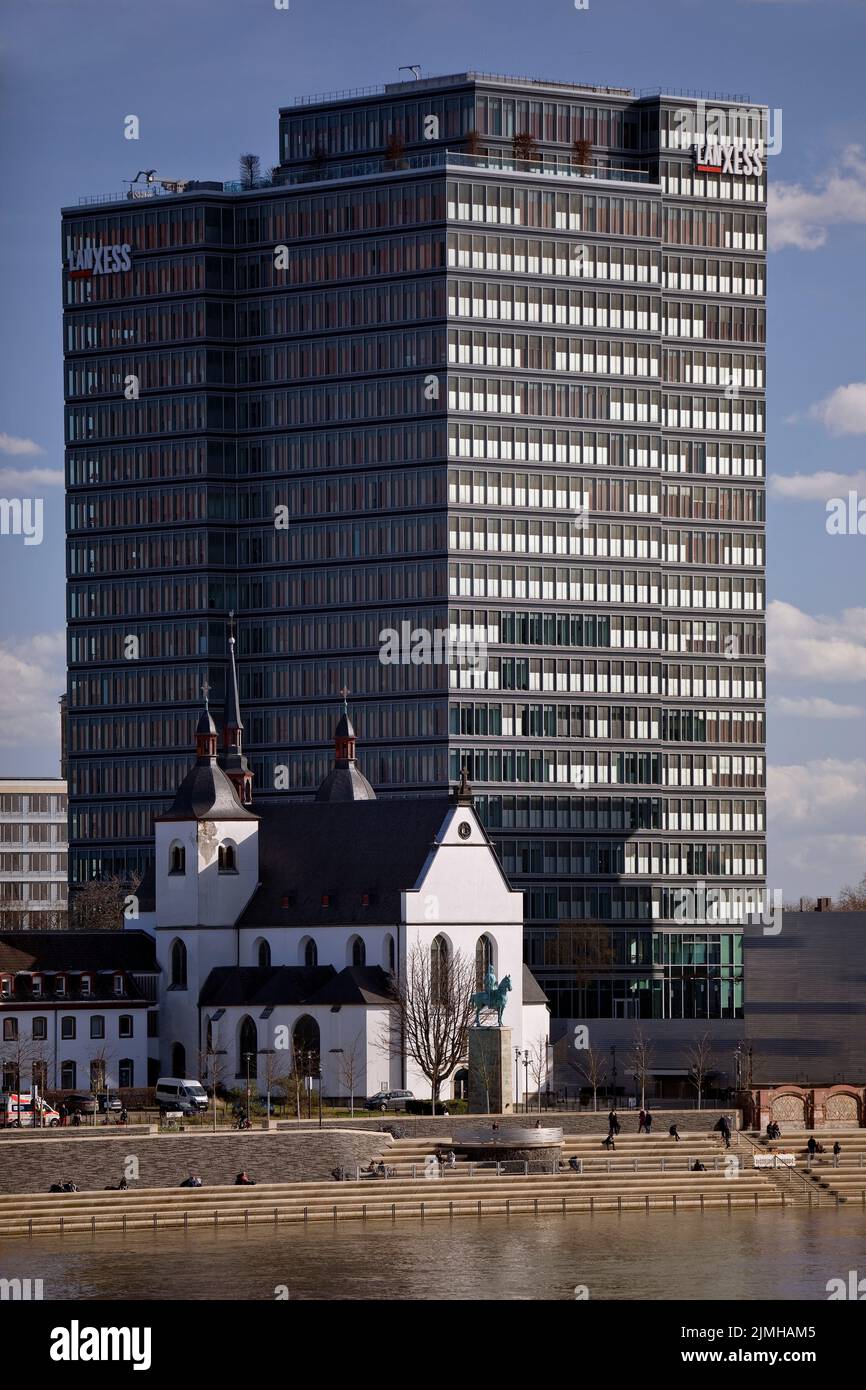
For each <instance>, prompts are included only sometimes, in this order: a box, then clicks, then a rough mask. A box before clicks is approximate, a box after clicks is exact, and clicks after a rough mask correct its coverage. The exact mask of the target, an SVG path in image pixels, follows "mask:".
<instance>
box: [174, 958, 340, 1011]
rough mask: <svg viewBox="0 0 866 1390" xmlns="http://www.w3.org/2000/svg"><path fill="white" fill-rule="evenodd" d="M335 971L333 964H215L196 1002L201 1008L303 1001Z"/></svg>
mask: <svg viewBox="0 0 866 1390" xmlns="http://www.w3.org/2000/svg"><path fill="white" fill-rule="evenodd" d="M336 973H337V972H336V970H335V969H334V967H333V965H314V966H307V965H274V966H264V967H262V966H255V965H217V966H215V968H214V969H213V970H212V971H211V972H210V974H209V975H208V977H207V979H206V980H205V982H204V984H203V985H202V987H201V993H200V994H199V997H198V1002H199V1004H200V1005H201V1006H202V1007H204V1008H210V1007H211V1006H213V1005H216V1004H219V1005H222V1006H223V1008H227V1007H229V1006H230V1005H232V1004H241V1005H244V1006H249V1007H253V1006H256V1005H266V1004H306V1003H307V1002H308V1000H309V999H310V998H312V996H313V995H315V994H317V993H318V992H319V990H321V989H322V988H323V986H324V985H325V984H326V983H327V981H328V980H329V979H330V978H331V977H332V976H333V975H336Z"/></svg>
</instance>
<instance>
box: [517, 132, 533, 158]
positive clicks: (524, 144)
mask: <svg viewBox="0 0 866 1390" xmlns="http://www.w3.org/2000/svg"><path fill="white" fill-rule="evenodd" d="M511 153H512V155H513V157H514V158H515V159H525V160H534V159H537V158H538V144H537V142H536V139H535V136H534V135H533V134H532V132H531V131H529V130H518V131H517V132H516V133H515V134H514V135H512V137H511Z"/></svg>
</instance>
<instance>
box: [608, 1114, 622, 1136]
mask: <svg viewBox="0 0 866 1390" xmlns="http://www.w3.org/2000/svg"><path fill="white" fill-rule="evenodd" d="M607 1125H608V1129H609V1130H610V1132H611V1134H614V1135H616V1134H619V1119H618V1117H617V1113H616V1111H615V1110H611V1112H610V1114H609V1115H608V1117H607Z"/></svg>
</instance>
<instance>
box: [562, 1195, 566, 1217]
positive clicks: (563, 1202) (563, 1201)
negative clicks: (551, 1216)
mask: <svg viewBox="0 0 866 1390" xmlns="http://www.w3.org/2000/svg"><path fill="white" fill-rule="evenodd" d="M562 1214H563V1216H565V1198H564V1197H563V1199H562Z"/></svg>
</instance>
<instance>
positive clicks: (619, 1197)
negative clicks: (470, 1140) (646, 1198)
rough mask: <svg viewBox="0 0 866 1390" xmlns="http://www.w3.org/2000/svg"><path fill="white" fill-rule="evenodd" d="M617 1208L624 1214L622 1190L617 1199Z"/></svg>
mask: <svg viewBox="0 0 866 1390" xmlns="http://www.w3.org/2000/svg"><path fill="white" fill-rule="evenodd" d="M616 1209H617V1211H618V1212H619V1214H620V1216H622V1193H621V1192H620V1193H619V1194H618V1196H617V1199H616Z"/></svg>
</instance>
